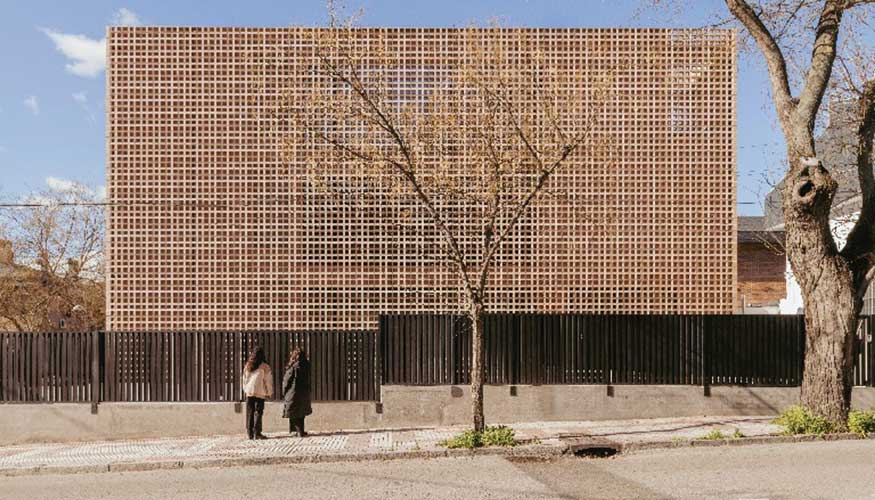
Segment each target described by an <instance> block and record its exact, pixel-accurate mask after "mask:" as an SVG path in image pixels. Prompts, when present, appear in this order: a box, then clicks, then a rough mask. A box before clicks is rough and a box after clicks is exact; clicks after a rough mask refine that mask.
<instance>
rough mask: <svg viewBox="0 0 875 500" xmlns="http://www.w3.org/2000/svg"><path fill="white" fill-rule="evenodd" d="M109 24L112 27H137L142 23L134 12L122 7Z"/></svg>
mask: <svg viewBox="0 0 875 500" xmlns="http://www.w3.org/2000/svg"><path fill="white" fill-rule="evenodd" d="M110 24H112V25H114V26H139V25H141V24H143V23H142V21H140V17H139V16H137V14H136V12H133V11H131V10H128V9H126V8H124V7H122V8H121V9H119V10H118V11H116V13H115V14H113V15H112V19H111V20H110Z"/></svg>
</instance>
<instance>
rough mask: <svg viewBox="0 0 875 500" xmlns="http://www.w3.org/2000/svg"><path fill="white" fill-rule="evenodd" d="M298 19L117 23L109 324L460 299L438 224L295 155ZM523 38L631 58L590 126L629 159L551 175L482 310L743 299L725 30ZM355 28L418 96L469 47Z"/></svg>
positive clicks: (279, 323) (152, 325)
mask: <svg viewBox="0 0 875 500" xmlns="http://www.w3.org/2000/svg"><path fill="white" fill-rule="evenodd" d="M303 30H304V29H303V28H301V29H298V28H294V29H258V28H151V27H117V28H110V30H109V33H108V38H107V46H108V71H107V94H108V106H107V115H108V129H107V144H108V167H107V168H108V175H107V178H108V186H107V188H108V198H109V201H110V203H111V205H110V208H109V209H108V217H109V219H108V236H107V239H108V241H107V247H108V259H107V271H108V273H107V274H108V285H107V328H108V329H110V330H141V329H152V330H162V329H177V330H182V329H184V330H193V329H200V330H209V329H349V328H371V327H374V326H375V324H376V319H377V315H378V314H379V313H380V312H400V311H424V310H425V311H435V310H437V311H443V310H450V309H452V308H453V305H452V304H453V303H454V297H455V293H456V281H455V278H454V275H453V273H452V271H451V270H449V269H447V268H445V267H444V266H441V265H436V264H434V263H433V262H431V261H430V260H429V259H427V258H423V257H422V255H423V254H425V253H428V251H429V249H430V248H433V245H432V244H431V238H432V236H430V234H429V231H428V226H427V225H425V224H422V223H421V222H417V221H415V220H414V221H404V220H399V219H397V218H395V217H392V214H395V213H397V211H398V210H399V209H400V208H403V207H384V206H382V205H381V204H379V203H376V204H375V205H374V206H372V207H370V208H367V207H365V208H364V209H356V210H351V209H346V208H343V207H338V206H335V205H333V204H332V203H331V201H330V200H329V199H328V198H327V197H325V196H319V195H318V194H316V193H315V192H314V191H313V189H312V188H311V187H310V186H309V184H308V179H307V177H306V175H305V173H304V168H303V165H301V164H296V163H295V161H294V160H292V161H291V164H289V163H284V162H283V160H282V158H281V154H280V142H281V141H282V139H283V138H285V137H288V134H287V132H288V131H287V130H284V129H283V127H282V126H279V127H277V126H276V123H275V121H274V120H272V119H271V118H270V113H271V111H273V110H275V109H276V107H275V106H276V102H275V101H276V97H277V96H278V95H279V94H280V93H281V92H293V93H294V92H305V91H306V89H307V84H308V81H310V79H311V78H313V73H312V71H311V70H310V68H309V66H307V65H306V64H305V63H303V62H302V58H298V57H296V54H304V53H306V52H307V51H308V50H309V47H308V46H307V44H306V40H307V39H308V38H307V37H302V36H301V35H302V33H303ZM484 33H487V32H484ZM525 33H526V36H529V37H534V38H535V39H537V40H538V43H540V44H541V47H542V49H543V50H544V51H545V52H546V53H547V55H548V58H552V60H555V61H557V64H559V63H561V65H562V67H568V68H571V69H573V70H575V71H591V70H592V68H598V67H606V66H612V67H616V68H619V69H618V70H616V81H617V84H618V88H619V89H620V92H618V93H617V94H615V95H614V96H613V97H612V99H613V100H612V101H611V102H610V104H609V106H608V107H607V111H606V115H605V117H604V119H603V120H602V121H601V122H600V124H599V126H600V127H602V128H603V130H604V131H607V132H609V133H610V134H611V135H612V136H613V137H614V139H615V141H614V144H615V147H616V157H617V158H618V161H616V162H615V163H612V164H610V165H607V166H601V167H598V168H595V167H593V166H591V165H589V164H587V163H586V160H585V159H579V160H578V161H576V162H574V163H573V164H572V165H571V168H568V169H566V170H564V171H563V173H562V174H561V175H559V176H558V177H556V178H555V179H554V182H556V183H557V185H560V186H562V188H563V189H564V190H565V192H566V194H567V196H565V197H564V198H563V199H554V198H549V197H548V198H545V199H544V200H543V201H542V202H541V203H540V204H539V205H538V207H537V209H536V210H535V211H534V212H533V213H532V215H531V216H530V217H528V218H526V219H525V220H524V222H523V224H522V225H521V226H520V229H519V230H518V231H517V232H516V234H515V235H514V237H513V238H512V239H511V241H510V242H509V243H508V245H507V246H506V247H505V249H504V252H503V257H502V258H501V259H500V260H499V261H498V264H497V268H496V270H495V273H494V275H493V280H492V286H493V297H492V301H491V303H492V310H496V311H509V310H516V311H577V312H582V311H583V312H585V311H593V312H596V311H599V312H640V313H647V312H655V313H660V312H664V313H674V312H684V313H731V312H732V311H733V308H734V304H735V302H736V293H737V292H736V252H737V249H736V239H735V224H736V222H735V220H736V217H735V196H736V178H735V99H736V55H735V34H734V32H732V31H723V30H715V31H697V30H691V31H670V30H565V29H562V30H558V29H557V30H552V29H544V30H527V31H526V32H525ZM362 35H363V36H362V37H361V43H365V44H366V43H368V40H369V39H372V38H374V37H386V38H387V39H388V43H389V46H390V47H391V50H393V51H396V53H397V54H399V56H400V57H399V60H401V61H404V62H403V64H400V65H399V67H398V72H399V75H401V76H405V77H401V76H399V78H398V80H397V81H398V85H404V86H407V87H408V88H409V89H410V90H411V91H412V93H411V94H410V95H416V93H415V89H416V88H417V86H418V83H417V82H418V81H420V82H421V81H422V80H423V79H425V78H429V77H430V75H433V74H437V73H439V72H441V71H450V70H451V68H452V67H453V65H452V62H453V60H454V58H455V57H458V54H459V53H460V51H461V50H463V49H464V47H463V46H462V44H461V43H460V40H461V37H460V36H459V32H458V31H457V30H453V29H384V30H376V29H375V30H366V31H362ZM506 35H507V32H503V33H502V34H500V35H498V36H506ZM484 36H486V35H484ZM297 147H299V148H305V147H308V145H306V144H299V145H297ZM576 200H577V201H576ZM579 200H588V201H587V202H586V203H589V204H593V203H594V204H595V205H594V206H595V208H593V207H592V206H591V207H589V210H590V212H593V211H595V213H598V214H600V216H601V218H602V220H604V221H610V222H609V223H608V226H609V230H607V231H594V230H593V227H594V225H593V223H592V221H591V218H589V217H586V218H584V217H579V216H578V215H577V214H578V213H579V210H578V208H579V207H576V206H575V203H581V202H580V201H579ZM593 200H595V201H593Z"/></svg>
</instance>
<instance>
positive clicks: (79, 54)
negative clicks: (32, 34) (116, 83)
mask: <svg viewBox="0 0 875 500" xmlns="http://www.w3.org/2000/svg"><path fill="white" fill-rule="evenodd" d="M110 24H112V25H114V26H139V25H140V24H141V21H140V18H139V17H138V16H137V14H136V13H134V12H133V11H131V10H128V9H125V8H121V9H119V10H117V11H116V12H115V14H113V15H112V18H110ZM39 30H40V31H42V32H43V33H45V35H46V36H47V37H49V38H51V39H52V41H53V42H55V48H56V49H58V51H59V52H60V53H62V54H64V55H65V56H67V59H69V62H68V63H67V71H69V72H70V73H73V74H74V75H78V76H87V77H91V78H94V77H96V76H97V75H99V74H100V72H101V71H103V70H104V69H106V38H102V39H100V40H97V39H94V38H89V37H87V36H85V35H75V34H71V33H61V32H60V31H55V30H52V29H48V28H39Z"/></svg>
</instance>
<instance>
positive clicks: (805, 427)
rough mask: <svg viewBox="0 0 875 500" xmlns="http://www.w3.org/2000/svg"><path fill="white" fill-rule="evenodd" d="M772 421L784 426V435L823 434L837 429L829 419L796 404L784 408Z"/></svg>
mask: <svg viewBox="0 0 875 500" xmlns="http://www.w3.org/2000/svg"><path fill="white" fill-rule="evenodd" d="M774 422H775V424H777V425H780V426H781V427H783V428H784V434H786V435H796V434H816V435H818V436H823V435H824V434H831V433H833V432H836V431H838V429H836V427H835V425H833V424H832V422H830V421H829V420H827V419H825V418H823V417H818V416H815V415H812V414H811V413H810V412H809V411H808V410H806V409H805V408H803V407H801V406H798V405H797V406H791V407H790V408H787V409H786V410H784V412H783V413H781V414H780V415H779V416H778V418H776V419H775V421H774Z"/></svg>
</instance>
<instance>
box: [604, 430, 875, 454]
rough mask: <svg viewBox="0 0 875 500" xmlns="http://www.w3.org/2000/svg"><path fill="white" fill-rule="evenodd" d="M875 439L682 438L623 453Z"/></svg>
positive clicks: (627, 445)
mask: <svg viewBox="0 0 875 500" xmlns="http://www.w3.org/2000/svg"><path fill="white" fill-rule="evenodd" d="M860 440H875V434H871V435H868V436H861V435H859V434H854V433H851V432H846V433H841V434H826V435H823V436H818V435H815V434H806V435H799V436H753V437H743V438H735V439H682V440H676V441H651V442H647V443H624V444H622V445H621V446H620V452H621V453H636V452H639V451H650V450H665V449H673V448H691V447H692V448H709V447H715V446H752V445H758V444H785V443H811V442H816V441H860Z"/></svg>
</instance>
